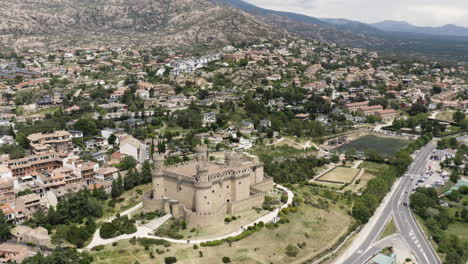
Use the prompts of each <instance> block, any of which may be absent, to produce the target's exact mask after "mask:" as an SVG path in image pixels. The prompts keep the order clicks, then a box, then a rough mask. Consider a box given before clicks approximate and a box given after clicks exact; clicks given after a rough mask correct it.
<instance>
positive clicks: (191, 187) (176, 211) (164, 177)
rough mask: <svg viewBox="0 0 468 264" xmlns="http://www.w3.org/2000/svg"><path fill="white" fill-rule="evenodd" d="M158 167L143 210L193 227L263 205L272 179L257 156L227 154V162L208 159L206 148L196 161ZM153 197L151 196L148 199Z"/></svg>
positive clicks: (239, 153)
mask: <svg viewBox="0 0 468 264" xmlns="http://www.w3.org/2000/svg"><path fill="white" fill-rule="evenodd" d="M156 158H157V161H158V164H159V166H156V167H155V173H154V174H153V175H155V177H153V191H152V192H151V194H145V196H144V197H143V204H144V206H143V209H144V210H147V211H150V210H151V211H153V210H163V211H165V212H167V213H171V214H172V215H173V216H174V217H182V218H184V220H185V221H186V222H187V224H188V225H190V226H205V225H210V224H212V223H214V222H217V221H223V218H224V217H225V216H226V215H229V214H235V213H238V212H240V211H241V210H245V209H248V208H252V207H257V206H261V204H262V203H263V201H264V199H265V195H266V193H267V192H268V191H270V190H272V189H273V181H272V179H271V178H268V177H265V176H264V172H263V164H262V163H260V161H259V159H258V158H257V157H255V156H251V155H248V154H246V153H241V152H226V153H225V161H224V163H220V162H212V161H209V160H208V151H207V148H206V147H203V146H202V147H197V159H196V160H190V161H187V162H183V163H179V164H175V165H172V166H161V164H162V161H161V158H160V157H156ZM149 195H150V196H149Z"/></svg>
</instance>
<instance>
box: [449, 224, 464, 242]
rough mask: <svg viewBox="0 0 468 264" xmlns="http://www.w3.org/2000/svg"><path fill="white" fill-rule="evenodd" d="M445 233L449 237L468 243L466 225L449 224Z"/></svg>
mask: <svg viewBox="0 0 468 264" xmlns="http://www.w3.org/2000/svg"><path fill="white" fill-rule="evenodd" d="M445 232H446V233H447V234H449V235H454V236H457V237H458V238H460V239H462V240H465V241H468V223H462V222H455V223H453V224H450V225H449V227H448V229H447V231H445Z"/></svg>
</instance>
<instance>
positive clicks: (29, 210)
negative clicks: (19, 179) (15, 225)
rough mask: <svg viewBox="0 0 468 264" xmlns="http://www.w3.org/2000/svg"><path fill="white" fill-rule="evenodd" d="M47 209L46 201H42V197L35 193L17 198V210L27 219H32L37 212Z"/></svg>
mask: <svg viewBox="0 0 468 264" xmlns="http://www.w3.org/2000/svg"><path fill="white" fill-rule="evenodd" d="M47 208H48V204H47V203H46V201H44V200H42V199H41V197H39V195H37V194H35V193H31V194H26V195H23V196H20V197H18V198H16V210H18V211H20V212H21V213H22V214H23V215H24V216H25V217H26V219H29V218H31V217H32V215H33V214H34V213H35V212H37V210H39V209H47Z"/></svg>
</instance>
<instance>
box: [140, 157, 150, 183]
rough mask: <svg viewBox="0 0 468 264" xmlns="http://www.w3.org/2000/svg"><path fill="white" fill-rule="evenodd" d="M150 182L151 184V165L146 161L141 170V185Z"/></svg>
mask: <svg viewBox="0 0 468 264" xmlns="http://www.w3.org/2000/svg"><path fill="white" fill-rule="evenodd" d="M149 182H151V164H150V162H149V161H145V162H144V163H143V167H142V169H141V183H143V184H144V183H149Z"/></svg>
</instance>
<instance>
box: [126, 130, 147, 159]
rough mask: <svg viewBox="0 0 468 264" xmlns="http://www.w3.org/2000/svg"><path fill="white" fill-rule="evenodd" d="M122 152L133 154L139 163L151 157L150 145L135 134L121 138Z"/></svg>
mask: <svg viewBox="0 0 468 264" xmlns="http://www.w3.org/2000/svg"><path fill="white" fill-rule="evenodd" d="M119 142H120V143H119V151H120V153H123V154H126V155H128V156H132V157H133V158H135V160H137V161H138V162H139V163H143V162H145V161H146V160H148V159H149V151H148V146H147V145H146V144H144V143H142V142H141V141H140V140H138V139H136V138H134V137H133V136H130V135H128V136H125V137H123V138H120V139H119Z"/></svg>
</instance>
